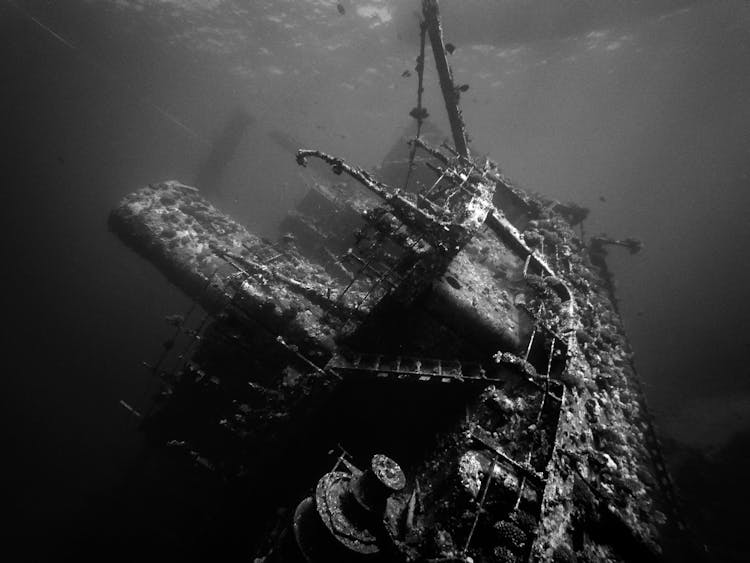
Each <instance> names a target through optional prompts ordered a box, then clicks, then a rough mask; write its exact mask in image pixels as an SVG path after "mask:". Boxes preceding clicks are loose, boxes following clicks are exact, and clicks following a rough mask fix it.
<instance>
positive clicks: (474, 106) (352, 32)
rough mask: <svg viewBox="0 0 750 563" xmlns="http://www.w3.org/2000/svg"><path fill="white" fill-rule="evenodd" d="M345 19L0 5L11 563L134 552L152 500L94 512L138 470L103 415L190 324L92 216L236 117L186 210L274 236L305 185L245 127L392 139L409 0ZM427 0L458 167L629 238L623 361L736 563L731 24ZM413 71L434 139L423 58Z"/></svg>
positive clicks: (747, 198) (743, 202)
mask: <svg viewBox="0 0 750 563" xmlns="http://www.w3.org/2000/svg"><path fill="white" fill-rule="evenodd" d="M342 5H343V6H344V7H345V14H343V15H340V14H339V12H338V11H337V9H336V4H335V3H334V2H326V1H315V0H309V1H297V2H290V1H280V0H278V1H258V2H231V1H221V0H213V1H211V0H203V1H201V0H184V1H182V2H177V1H168V0H163V1H161V2H158V1H153V2H145V1H136V0H118V1H114V0H113V1H105V0H100V1H82V0H81V1H74V0H70V1H66V2H49V1H41V0H37V1H34V0H28V1H17V2H10V1H7V0H2V1H0V43H2V45H3V49H2V57H1V58H0V101H2V114H3V119H2V137H1V138H2V163H3V165H2V168H1V170H2V178H3V188H2V189H3V191H2V194H3V199H4V201H3V205H2V207H1V209H2V226H3V229H4V236H3V243H4V244H3V248H4V250H3V264H4V269H3V281H4V289H3V291H2V298H3V312H4V315H5V319H4V321H5V322H4V323H3V324H4V327H5V331H4V333H5V334H4V337H3V343H4V346H3V363H4V368H5V369H3V377H2V386H3V390H2V393H1V394H0V396H1V397H2V399H1V400H2V413H3V415H4V417H5V423H4V424H3V428H4V430H5V437H4V439H3V448H2V452H3V466H4V469H5V470H6V471H8V472H9V475H8V477H7V478H6V479H5V480H4V487H3V488H4V489H5V495H4V496H5V497H6V498H7V499H8V500H7V501H6V500H5V498H4V499H3V500H4V502H3V505H4V506H5V509H6V514H8V515H9V516H10V520H11V525H10V526H6V527H5V529H4V532H5V533H6V534H8V536H9V538H10V539H11V540H13V541H12V543H11V545H17V546H21V547H23V549H24V552H23V553H25V555H23V553H22V554H21V555H19V556H18V560H46V559H48V558H52V556H53V555H58V556H59V555H60V554H65V553H67V552H68V551H67V550H68V546H69V545H70V544H76V545H90V546H92V549H94V548H96V549H107V548H111V547H112V546H113V545H119V544H124V543H128V542H130V544H131V545H130V547H129V549H130V552H129V553H133V554H139V553H140V552H139V545H138V542H139V541H142V540H143V537H142V535H143V534H145V533H146V532H143V531H142V530H141V532H133V531H132V530H133V529H139V526H140V524H139V521H141V520H149V519H151V521H152V524H153V521H154V520H158V518H159V511H158V509H155V508H154V505H155V504H158V502H156V501H158V498H157V499H156V500H154V499H153V498H152V499H151V504H149V503H147V502H146V499H144V504H143V512H142V513H140V514H139V513H138V510H137V509H136V510H135V511H134V509H133V507H132V505H130V506H129V508H128V509H127V510H126V509H123V510H124V512H123V517H122V519H120V520H118V519H117V518H115V517H112V514H108V517H107V519H106V520H100V519H99V518H98V515H99V514H100V513H101V512H102V510H103V509H102V506H103V505H106V506H110V510H109V512H110V513H111V512H114V510H113V509H112V507H111V505H112V504H113V503H115V501H113V500H111V499H113V498H115V497H116V496H117V495H118V494H119V495H120V496H123V494H125V495H127V491H128V490H129V489H128V486H129V485H127V483H129V482H131V481H132V480H134V479H135V480H137V479H138V477H137V476H138V474H139V471H143V467H144V464H143V456H144V445H143V444H142V442H141V440H142V438H141V436H140V435H139V434H138V432H137V431H136V429H135V425H134V423H133V421H132V419H131V417H129V415H128V414H127V413H126V412H125V411H124V410H123V409H122V408H121V407H119V406H118V401H119V400H120V399H124V400H126V401H128V402H129V403H130V404H133V405H134V406H136V407H137V408H145V407H146V406H147V404H148V397H149V395H150V394H151V393H153V392H154V391H155V390H156V388H157V384H156V382H155V381H153V380H152V379H151V376H150V375H149V373H148V372H147V371H146V370H144V369H142V368H140V367H139V364H140V361H141V360H153V359H154V358H155V357H156V356H157V355H158V353H159V351H160V343H161V342H162V341H163V340H164V339H165V338H166V337H167V336H168V334H169V331H168V326H167V325H166V324H165V323H164V321H163V317H164V316H165V315H168V314H172V313H176V312H182V311H184V310H185V309H186V308H187V307H188V305H189V303H188V301H187V299H186V298H185V297H184V296H183V295H182V294H181V293H180V292H179V291H177V290H176V289H175V288H173V287H172V286H170V285H169V284H168V283H167V282H166V281H165V280H164V279H163V277H162V276H161V275H160V274H159V273H158V272H157V271H156V270H155V268H153V267H152V266H151V265H150V264H148V263H147V262H145V261H144V260H142V259H140V258H139V257H137V256H136V255H135V254H134V253H132V252H131V251H130V250H128V249H127V248H125V247H124V245H122V244H121V243H120V242H119V241H118V240H117V239H116V238H115V237H114V236H113V235H112V234H110V233H108V231H107V227H106V218H107V214H108V212H109V210H110V209H111V208H112V207H113V206H114V205H116V203H117V201H118V200H119V199H120V198H121V197H122V196H124V195H125V194H126V193H128V192H130V191H133V190H135V189H137V188H139V187H141V186H143V185H145V184H147V183H149V182H153V181H158V180H163V179H171V178H176V179H181V180H183V181H185V182H187V183H190V182H192V181H193V180H194V178H195V177H196V175H197V172H198V169H199V168H200V165H201V163H202V162H203V161H204V160H205V159H206V157H207V155H208V154H209V152H210V149H211V142H212V139H214V138H216V136H217V135H218V134H219V133H220V132H221V130H222V128H223V127H224V126H225V125H226V123H227V122H228V120H231V119H232V116H233V115H236V112H237V111H238V109H240V110H242V111H245V112H247V113H248V114H250V115H252V116H253V118H254V119H255V121H254V122H253V124H252V125H251V126H250V128H249V130H248V134H247V135H246V136H245V137H244V138H243V140H242V142H241V144H240V145H239V147H238V150H237V153H236V155H235V157H234V158H231V159H228V160H227V166H226V169H225V170H224V175H223V177H222V179H221V181H220V182H219V181H217V186H213V188H215V189H216V188H218V191H217V192H215V193H213V195H211V196H210V197H212V199H213V200H214V201H215V202H216V203H217V204H218V205H219V206H220V207H221V208H222V209H225V210H226V211H227V212H229V213H230V214H232V215H233V216H235V217H236V218H238V219H239V220H241V221H242V222H244V223H245V224H246V225H247V226H248V227H249V228H250V229H251V230H255V231H259V232H261V233H263V234H273V233H274V227H275V223H276V221H277V220H278V218H279V217H280V215H281V213H283V211H284V210H285V209H287V208H288V207H290V206H292V205H293V204H294V203H295V202H296V201H297V200H298V199H299V198H300V197H301V195H302V194H303V193H304V184H303V181H302V179H301V177H300V176H299V172H298V170H297V166H296V165H295V163H294V160H293V158H292V157H291V155H290V154H288V153H287V152H285V151H284V150H282V149H281V148H280V147H278V146H277V145H275V144H274V143H273V142H271V141H270V140H269V137H268V133H269V132H270V131H272V130H280V131H283V132H285V133H287V134H289V135H291V136H293V137H295V138H297V139H299V140H300V142H301V143H303V144H306V145H309V146H314V147H318V148H321V149H323V150H326V151H327V152H331V153H336V154H340V155H342V156H344V157H346V158H349V159H351V160H352V161H354V162H358V163H360V164H362V165H365V166H370V167H373V166H375V165H377V163H378V162H379V161H380V159H381V158H382V157H383V156H384V154H385V153H386V152H387V150H388V149H389V148H390V146H391V144H392V143H393V142H394V140H395V139H396V138H397V137H398V136H399V135H400V134H401V132H402V130H403V128H404V127H405V126H406V125H407V124H408V122H409V117H408V111H409V110H410V109H411V107H413V105H414V101H415V88H416V85H415V79H414V78H413V77H412V78H402V77H401V74H402V72H403V71H404V70H406V69H411V68H413V60H414V57H415V56H416V35H417V29H416V19H415V17H414V15H413V13H412V12H413V11H414V10H416V9H417V8H418V3H417V2H410V1H406V0H404V1H403V2H396V1H395V0H393V1H387V0H383V1H375V0H373V1H370V2H367V1H364V0H363V1H360V2H354V1H350V2H343V4H342ZM442 6H443V12H444V26H445V30H446V36H447V40H449V41H452V42H454V43H455V44H456V45H457V47H458V49H457V51H456V53H455V55H454V56H453V58H452V64H453V67H454V72H455V74H456V79H457V82H459V83H464V82H465V83H468V84H470V85H471V89H470V90H469V91H468V92H467V93H465V94H464V95H463V96H462V104H463V108H464V114H465V118H466V122H467V125H468V128H469V131H470V133H471V135H472V137H473V139H474V147H475V149H476V150H478V151H480V152H487V153H489V154H490V156H491V157H493V158H494V159H495V160H497V161H498V162H499V163H500V164H501V166H502V167H503V169H504V171H505V172H506V173H507V174H508V175H509V176H510V177H511V178H513V179H515V180H516V181H517V182H518V183H519V184H520V185H522V186H525V187H527V188H530V189H533V190H535V191H538V192H540V193H543V194H545V195H548V196H551V197H554V198H558V199H561V200H564V201H567V200H573V201H576V202H578V203H580V204H582V205H585V206H587V207H590V208H591V209H592V215H591V218H590V219H589V220H588V221H587V222H586V225H585V226H586V231H587V232H588V233H593V234H598V233H599V232H602V231H605V232H607V233H609V234H611V235H613V236H623V237H625V236H636V237H639V238H641V239H643V240H644V242H645V244H646V249H645V250H644V251H643V253H641V254H640V255H637V256H630V255H627V253H626V252H622V253H620V252H617V251H614V252H613V253H612V255H611V259H610V263H611V266H612V269H613V270H614V271H615V273H616V276H617V279H618V282H619V291H618V295H619V297H620V302H621V303H620V306H621V312H622V314H623V317H624V319H625V323H626V327H627V330H628V333H629V336H630V338H631V342H632V345H633V348H634V349H635V351H636V358H637V365H638V368H639V370H640V373H641V376H642V377H643V379H644V380H645V382H646V383H647V389H648V396H649V400H650V404H651V407H652V410H653V413H654V415H655V417H656V421H657V424H658V425H659V427H660V428H661V429H662V430H663V435H664V437H665V441H666V443H667V451H668V456H669V459H670V462H671V464H672V467H673V471H674V472H675V474H676V475H677V477H678V484H679V485H680V486H681V488H682V490H683V493H684V496H685V499H686V501H687V505H688V507H687V508H688V514H689V516H690V517H691V518H692V520H693V521H694V523H695V527H696V530H697V531H698V532H699V533H700V534H702V535H703V538H704V540H705V542H706V543H707V544H708V545H709V548H710V553H711V554H712V557H713V558H714V559H715V560H718V561H725V560H726V561H745V560H747V557H748V551H750V550H747V548H746V547H745V546H744V545H743V544H744V543H746V542H744V541H743V535H742V534H743V529H742V526H743V524H744V522H746V518H745V517H744V516H743V515H744V514H745V512H744V509H745V506H747V503H748V501H750V498H749V497H750V495H749V494H748V487H747V485H746V483H745V480H744V475H745V474H746V473H747V471H748V470H749V469H750V460H749V459H748V455H747V453H746V452H747V451H748V449H747V446H749V445H750V378H749V377H748V376H750V373H748V368H747V364H746V358H747V357H748V353H749V352H750V346H749V345H748V336H750V331H749V330H748V317H749V315H750V306H749V305H748V299H747V297H746V288H747V287H748V285H749V283H750V275H749V274H748V271H749V270H748V266H747V265H746V260H747V258H746V247H747V246H748V243H750V222H748V218H747V214H748V210H750V189H749V188H750V105H749V104H748V100H750V73H749V72H748V68H750V66H749V65H748V60H750V5H749V4H748V3H747V2H743V1H739V0H735V1H715V2H714V1H709V0H706V1H703V2H689V1H678V0H674V1H670V0H661V1H655V2H648V3H646V2H638V1H635V0H634V1H615V0H611V1H610V0H602V2H599V3H593V2H584V1H580V2H578V1H573V0H571V1H568V2H552V1H549V2H546V1H542V0H534V1H531V2H529V1H524V2H521V1H520V0H519V1H509V2H502V3H501V2H489V1H479V0H474V1H466V2H458V1H457V0H456V1H453V2H451V1H448V0H446V1H444V2H442ZM378 14H379V16H378ZM427 75H428V76H427V83H426V88H427V90H428V93H427V99H426V104H427V107H428V108H430V111H431V114H432V116H433V119H434V120H435V121H436V122H437V124H438V125H439V126H441V127H443V128H444V129H445V130H447V127H446V124H445V120H444V118H443V117H442V111H441V105H440V102H439V100H438V98H437V87H436V83H435V78H434V73H433V70H432V66H431V61H429V60H428V72H427ZM201 187H202V188H207V187H204V186H201ZM116 491H119V492H117V493H116ZM123 491H125V493H123ZM115 504H116V503H115ZM154 514H156V516H154ZM168 527H169V525H168V524H167V523H164V528H165V529H166V528H168ZM154 529H157V530H158V529H159V526H158V524H154V525H152V526H151V528H149V530H151V532H150V533H156V532H154ZM139 533H140V534H141V535H139ZM94 536H96V537H94ZM118 542H119V543H118ZM133 544H134V545H133ZM143 549H144V550H145V549H146V548H145V546H144V548H143ZM100 555H102V557H103V558H104V559H107V556H106V551H105V552H101V553H100ZM146 555H147V554H146ZM145 558H146V559H148V557H147V556H145Z"/></svg>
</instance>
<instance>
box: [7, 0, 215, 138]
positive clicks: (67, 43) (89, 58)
mask: <svg viewBox="0 0 750 563" xmlns="http://www.w3.org/2000/svg"><path fill="white" fill-rule="evenodd" d="M6 1H7V3H8V4H9V5H10V6H12V7H13V8H15V9H16V11H18V12H19V13H20V14H21V15H22V16H23V17H25V18H26V19H28V20H29V21H31V22H33V23H34V25H36V26H37V27H38V28H39V29H41V30H42V31H44V32H45V33H47V34H49V35H50V36H51V37H52V38H53V39H55V40H56V41H57V42H59V43H60V44H62V45H63V46H65V47H66V48H68V49H70V50H71V51H73V52H75V53H76V54H78V55H80V56H81V57H82V58H83V60H84V61H86V62H87V63H88V64H89V65H91V66H92V67H94V68H95V69H96V70H98V71H99V72H100V73H102V74H103V75H105V76H106V77H107V78H108V79H109V80H111V81H112V82H114V83H116V84H117V85H118V86H120V87H121V88H122V89H123V90H126V91H128V92H129V93H130V94H131V95H132V96H133V97H134V98H135V99H136V100H137V101H138V102H139V103H140V104H141V105H143V106H146V107H149V108H151V109H152V110H154V111H155V112H156V113H158V114H159V115H160V116H161V117H163V118H164V119H165V120H167V121H169V122H170V123H171V124H172V125H174V126H176V127H177V128H179V129H180V130H181V131H182V132H183V133H186V134H187V135H189V136H190V137H192V138H193V139H195V140H196V141H198V142H200V143H202V144H204V145H207V146H210V145H211V143H210V142H209V141H208V140H207V139H206V138H205V137H203V136H202V135H200V134H199V133H197V132H196V131H195V130H194V129H192V128H191V127H189V126H188V125H186V124H185V123H184V122H183V121H181V120H180V119H178V118H177V117H176V116H175V115H173V114H172V113H170V112H169V111H167V110H166V109H164V108H163V107H162V106H160V105H158V104H156V103H155V102H153V101H152V100H151V99H149V98H148V97H147V96H145V95H143V94H141V93H139V92H137V91H136V90H135V89H134V88H133V87H132V86H131V85H130V84H129V83H128V82H127V81H126V80H124V79H122V78H121V77H120V76H119V75H117V74H116V73H114V72H113V71H112V70H110V69H109V68H107V67H105V66H104V65H103V64H101V63H100V62H99V61H97V60H96V59H95V58H94V57H92V56H91V55H89V54H88V53H86V52H85V51H84V50H83V49H81V47H79V46H78V45H75V44H74V43H71V42H70V41H69V40H67V39H66V38H65V37H63V36H62V35H60V34H59V33H57V32H56V31H55V30H53V29H52V28H50V27H49V26H48V25H45V24H44V23H43V22H41V21H40V20H39V19H38V18H36V17H34V16H33V15H32V14H30V13H29V12H28V11H27V10H25V9H24V8H22V7H21V6H19V5H18V4H17V3H16V2H15V1H14V0H6Z"/></svg>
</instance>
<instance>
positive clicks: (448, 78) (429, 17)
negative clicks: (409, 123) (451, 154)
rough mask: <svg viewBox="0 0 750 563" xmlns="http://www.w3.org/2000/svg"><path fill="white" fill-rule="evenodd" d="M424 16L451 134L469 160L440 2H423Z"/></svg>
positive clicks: (456, 144) (464, 128)
mask: <svg viewBox="0 0 750 563" xmlns="http://www.w3.org/2000/svg"><path fill="white" fill-rule="evenodd" d="M422 14H423V15H424V19H425V22H426V24H427V33H428V34H429V36H430V44H431V45H432V53H433V56H434V57H435V66H436V67H437V72H438V76H439V77H440V89H441V90H442V91H443V100H445V109H446V111H447V112H448V120H449V121H450V126H451V133H452V134H453V144H454V145H455V147H456V152H457V153H458V154H459V155H460V156H463V157H464V158H468V157H469V149H468V147H467V141H466V127H465V126H464V119H463V116H462V115H461V108H460V107H458V94H457V93H456V86H455V84H454V83H453V75H452V73H451V68H450V66H449V65H448V57H447V55H446V54H445V45H444V44H443V27H442V25H441V24H440V8H439V7H438V0H422Z"/></svg>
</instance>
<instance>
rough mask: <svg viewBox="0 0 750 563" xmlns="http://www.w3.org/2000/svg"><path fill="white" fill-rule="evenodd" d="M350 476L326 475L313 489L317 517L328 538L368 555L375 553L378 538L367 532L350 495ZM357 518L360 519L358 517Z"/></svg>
mask: <svg viewBox="0 0 750 563" xmlns="http://www.w3.org/2000/svg"><path fill="white" fill-rule="evenodd" d="M351 480H352V475H350V474H349V473H344V472H343V471H332V472H331V473H326V474H325V475H324V476H323V477H322V478H321V479H320V481H318V485H317V487H316V488H315V503H316V507H317V510H318V515H319V516H320V519H321V520H322V522H323V524H324V525H325V527H326V528H327V529H328V531H329V532H330V533H331V535H332V536H333V537H334V538H335V539H336V540H338V542H340V543H341V544H343V545H344V547H346V548H347V549H350V550H351V551H354V552H356V553H360V554H363V555H369V554H374V553H378V552H379V551H380V546H379V544H378V538H377V537H376V536H375V535H374V534H373V533H372V532H371V531H370V530H369V529H368V528H367V526H368V522H367V519H366V518H362V517H361V515H360V514H358V510H357V509H358V508H359V507H358V506H357V504H356V503H355V502H354V499H353V497H352V493H351V491H350V487H349V485H350V482H351ZM358 516H359V517H358Z"/></svg>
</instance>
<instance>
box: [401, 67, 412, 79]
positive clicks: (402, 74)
mask: <svg viewBox="0 0 750 563" xmlns="http://www.w3.org/2000/svg"><path fill="white" fill-rule="evenodd" d="M410 76H411V71H410V70H409V69H408V68H407V69H406V70H405V71H404V72H402V73H401V77H402V78H409V77H410Z"/></svg>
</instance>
